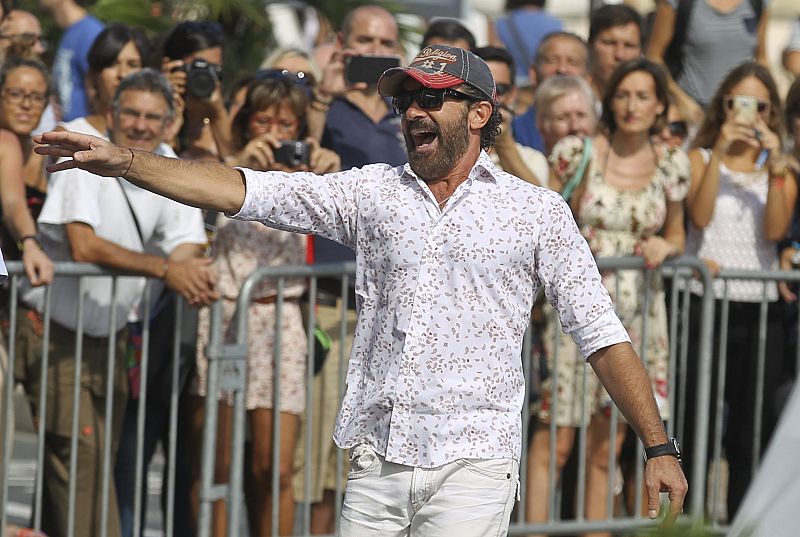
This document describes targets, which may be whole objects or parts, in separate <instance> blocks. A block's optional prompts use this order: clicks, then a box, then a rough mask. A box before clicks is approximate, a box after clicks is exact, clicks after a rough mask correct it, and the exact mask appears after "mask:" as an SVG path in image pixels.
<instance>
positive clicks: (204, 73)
mask: <svg viewBox="0 0 800 537" xmlns="http://www.w3.org/2000/svg"><path fill="white" fill-rule="evenodd" d="M183 70H184V71H186V92H187V93H188V94H189V95H191V96H192V97H195V98H197V99H204V100H205V99H208V98H209V97H211V94H212V93H214V89H215V88H216V87H217V83H218V82H219V81H220V80H222V67H220V66H219V65H214V64H213V63H208V62H207V61H205V60H195V61H193V62H192V63H190V64H189V65H184V66H183Z"/></svg>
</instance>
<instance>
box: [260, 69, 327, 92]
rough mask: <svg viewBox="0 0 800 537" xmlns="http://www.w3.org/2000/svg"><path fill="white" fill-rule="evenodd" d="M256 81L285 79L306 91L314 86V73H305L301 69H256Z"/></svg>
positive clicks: (309, 90)
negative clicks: (295, 70) (296, 70)
mask: <svg viewBox="0 0 800 537" xmlns="http://www.w3.org/2000/svg"><path fill="white" fill-rule="evenodd" d="M254 78H255V79H256V80H257V81H259V82H263V81H264V80H276V79H286V80H289V81H290V82H292V83H293V84H296V85H298V86H300V87H302V88H303V89H304V90H306V91H307V92H308V93H311V90H312V89H313V88H314V84H315V81H314V75H312V74H311V73H305V72H303V71H298V72H296V73H295V72H292V71H288V70H286V69H260V70H258V71H256V74H255V77H254Z"/></svg>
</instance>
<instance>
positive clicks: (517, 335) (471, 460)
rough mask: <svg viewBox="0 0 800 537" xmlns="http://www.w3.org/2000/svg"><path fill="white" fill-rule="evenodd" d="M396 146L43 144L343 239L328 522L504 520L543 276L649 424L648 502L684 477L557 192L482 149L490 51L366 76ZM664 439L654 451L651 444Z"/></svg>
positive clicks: (447, 528)
mask: <svg viewBox="0 0 800 537" xmlns="http://www.w3.org/2000/svg"><path fill="white" fill-rule="evenodd" d="M378 89H379V91H380V93H381V94H383V95H386V96H390V97H391V98H392V102H393V106H394V108H395V109H396V110H397V112H398V114H401V115H402V124H403V134H404V137H405V142H406V149H407V151H408V160H409V162H408V164H406V165H404V166H398V167H391V166H389V165H384V164H374V165H370V166H366V167H363V168H356V169H352V170H348V171H344V172H340V173H335V174H330V175H327V176H326V177H325V178H324V179H321V178H320V177H318V176H316V175H314V174H312V173H304V172H301V173H294V174H285V173H278V172H254V171H252V170H247V169H231V168H226V167H225V166H223V165H220V164H214V163H210V162H198V161H193V162H189V161H178V162H175V161H172V160H169V159H162V158H159V157H157V156H155V155H152V154H150V153H146V152H143V151H138V150H129V149H126V148H122V147H118V146H115V145H113V144H110V143H108V142H104V141H102V140H99V139H96V138H92V137H88V136H81V135H78V134H75V133H69V132H52V133H46V134H44V135H43V136H42V137H40V138H39V139H38V140H37V141H38V142H39V143H44V144H48V145H46V146H43V147H38V148H37V151H38V152H39V153H41V154H46V155H53V156H58V157H67V160H63V161H61V162H60V163H58V164H55V165H53V166H51V167H50V170H51V171H58V170H63V169H68V168H72V167H76V166H77V167H80V168H83V169H86V170H89V171H91V172H93V173H97V174H98V175H104V176H111V177H114V176H125V177H126V178H127V179H128V180H130V181H132V182H134V183H136V184H138V185H140V186H142V187H144V188H148V189H152V190H153V191H155V192H158V193H160V194H162V195H165V196H167V197H170V198H173V199H176V200H178V201H180V202H183V203H186V204H189V205H194V206H197V207H203V208H208V209H215V210H220V211H225V212H226V213H228V214H231V215H233V216H234V218H240V219H245V220H257V221H261V222H263V223H264V224H265V225H268V226H273V227H277V228H281V229H287V230H290V231H298V232H302V233H316V234H319V235H323V236H325V237H328V238H330V239H333V240H336V241H339V242H341V243H343V244H345V245H347V246H350V247H351V248H353V249H354V250H355V252H356V264H357V274H356V296H357V309H358V322H357V326H356V332H355V338H354V341H353V350H352V354H351V356H350V365H349V371H348V375H347V393H346V395H345V398H344V401H343V402H342V407H341V409H340V411H339V417H338V420H337V426H336V431H335V434H334V439H335V441H336V443H337V444H338V445H339V446H340V447H342V448H350V450H351V451H350V464H351V471H350V474H349V477H348V483H347V488H346V491H345V498H344V505H343V507H342V516H341V520H340V534H341V535H344V536H350V535H381V536H385V535H390V536H391V535H396V536H403V535H424V536H426V537H430V536H440V535H441V536H444V535H448V536H449V535H451V534H457V535H459V537H462V536H476V537H478V536H480V537H484V536H486V535H502V534H504V533H505V531H506V529H507V528H508V524H509V517H510V515H511V510H512V507H513V504H514V500H515V497H516V491H517V484H518V460H519V456H520V452H521V443H522V438H521V437H522V433H521V431H522V424H521V420H520V414H521V410H522V402H523V399H524V389H525V386H524V384H525V382H524V374H523V369H522V363H521V360H520V352H521V346H522V337H523V334H524V333H525V329H526V327H527V326H528V321H529V317H530V311H531V304H532V301H533V297H534V296H535V294H536V291H537V290H538V288H539V287H542V288H543V289H544V292H545V293H546V295H547V297H548V299H549V300H550V301H551V303H553V305H554V306H555V307H556V308H557V309H558V311H559V314H560V318H561V323H562V326H563V327H564V330H565V331H566V332H568V333H570V334H571V335H572V337H573V338H574V339H575V341H576V342H577V344H578V347H579V348H580V349H581V352H582V353H583V355H584V356H585V357H586V358H587V359H588V360H589V362H590V363H591V365H592V366H593V367H594V369H595V371H596V372H597V375H598V376H599V377H600V379H601V380H602V381H603V383H604V384H605V386H606V388H607V389H608V392H609V393H610V394H611V396H612V397H613V398H614V401H615V402H616V403H617V405H618V406H619V408H620V410H621V411H622V412H623V414H624V415H625V417H626V418H627V420H628V422H629V423H630V424H631V425H632V426H633V428H634V429H635V430H636V432H637V433H638V434H639V437H640V438H641V439H642V441H643V442H644V444H645V446H646V448H647V450H646V452H647V454H648V457H649V460H648V463H647V466H646V486H647V492H648V498H649V500H648V507H649V509H650V515H651V516H652V517H653V518H655V516H656V515H657V512H658V508H659V506H658V493H659V491H662V490H663V491H668V492H669V493H670V500H671V501H670V513H669V518H671V519H672V518H674V517H675V516H677V514H678V513H679V512H680V510H681V508H682V504H683V498H684V496H685V494H686V489H687V484H686V480H685V478H684V476H683V473H682V472H681V469H680V465H679V463H678V459H679V456H680V454H679V452H678V450H677V444H675V443H674V442H672V441H668V440H667V437H666V434H665V432H664V429H663V426H662V424H661V419H660V417H659V414H658V410H657V408H656V404H655V400H654V398H653V393H652V389H651V387H650V382H649V381H648V379H647V375H646V373H645V371H644V368H643V367H642V364H641V361H640V360H639V358H638V357H637V356H636V353H635V352H634V350H633V348H632V347H631V345H630V342H629V339H628V335H627V333H626V332H625V330H624V329H623V328H622V325H621V324H620V322H619V320H618V319H617V317H616V315H615V314H614V311H613V307H612V304H611V301H610V299H609V297H608V294H607V293H606V291H605V288H604V287H603V286H602V284H601V283H600V277H599V274H598V272H597V268H596V266H595V263H594V260H593V258H592V255H591V252H590V251H589V249H588V247H587V245H586V241H584V239H583V238H582V237H581V235H580V233H579V232H578V229H577V227H576V225H575V223H574V220H573V218H572V215H571V212H570V210H569V207H567V205H566V204H565V203H564V202H563V200H562V199H561V197H560V196H559V195H558V194H556V193H554V192H550V191H548V190H545V189H542V188H538V187H535V186H533V185H530V184H528V183H526V182H524V181H521V180H519V179H518V178H516V177H514V176H512V175H509V174H507V173H505V172H502V171H500V170H498V169H497V168H496V167H495V166H494V165H493V164H492V162H491V159H490V158H489V156H488V155H487V154H486V152H485V149H488V148H490V147H491V146H492V143H493V141H494V138H495V136H496V135H497V127H498V125H499V124H500V117H499V113H498V112H497V110H496V107H495V93H496V91H495V86H494V81H493V79H492V76H491V72H490V71H489V68H488V66H487V65H486V63H484V62H483V60H481V59H479V58H478V57H477V56H475V55H473V54H472V53H470V52H467V51H465V50H462V49H458V48H453V47H447V46H441V45H436V46H430V47H426V48H425V49H423V50H422V51H421V52H420V54H419V55H418V56H417V57H416V58H415V59H414V61H413V62H412V63H411V65H410V66H409V67H405V68H395V69H390V70H389V71H387V72H386V73H385V74H384V75H383V77H382V79H381V81H380V82H379V84H378ZM662 455H666V456H662Z"/></svg>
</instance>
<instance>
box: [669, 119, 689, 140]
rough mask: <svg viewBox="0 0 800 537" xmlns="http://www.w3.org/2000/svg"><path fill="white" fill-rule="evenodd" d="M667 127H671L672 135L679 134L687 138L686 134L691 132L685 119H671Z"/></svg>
mask: <svg viewBox="0 0 800 537" xmlns="http://www.w3.org/2000/svg"><path fill="white" fill-rule="evenodd" d="M667 128H668V129H669V133H670V134H671V135H672V136H679V137H681V138H686V135H687V134H689V127H688V126H687V125H686V122H685V121H683V120H681V121H670V122H669V125H667Z"/></svg>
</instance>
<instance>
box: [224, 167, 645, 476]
mask: <svg viewBox="0 0 800 537" xmlns="http://www.w3.org/2000/svg"><path fill="white" fill-rule="evenodd" d="M242 173H243V174H244V177H245V180H246V188H247V194H246V197H245V202H244V205H243V206H242V209H241V210H240V212H239V213H238V214H237V215H235V218H238V219H245V220H258V221H261V222H263V223H264V224H266V225H268V226H270V227H276V228H280V229H285V230H287V231H301V232H306V233H308V232H312V233H315V234H319V235H322V236H324V237H327V238H329V239H332V240H336V241H339V242H341V243H342V244H345V245H346V246H349V247H351V248H353V249H354V250H355V252H356V266H357V271H356V306H357V309H358V321H357V325H356V330H355V336H354V341H353V350H352V353H351V356H350V363H349V370H348V373H347V392H346V394H345V397H344V401H343V402H342V407H341V409H340V411H339V416H338V419H337V424H336V431H335V433H334V439H335V441H336V443H337V444H338V445H339V446H340V447H343V448H349V447H353V446H355V445H357V444H359V443H367V444H369V445H371V446H372V447H373V448H374V449H375V450H376V451H377V452H378V453H379V454H381V455H384V456H385V457H386V459H387V460H389V461H391V462H396V463H399V464H406V465H410V466H422V467H435V466H440V465H442V464H446V463H448V462H451V461H453V460H456V459H459V458H479V459H493V458H503V457H513V458H517V459H518V458H519V456H520V452H521V445H522V434H521V428H522V424H521V419H520V416H521V410H522V402H523V398H524V393H525V380H524V375H523V370H522V363H521V359H520V353H521V348H522V337H523V335H524V333H525V329H526V328H527V326H528V321H529V317H530V311H531V305H532V302H533V297H534V294H535V293H536V291H537V289H538V288H539V287H540V286H541V287H543V288H544V292H545V294H546V295H547V297H548V299H549V300H550V302H551V303H552V304H553V305H554V307H555V308H556V310H557V311H558V312H559V315H560V318H561V323H562V325H563V327H564V331H565V332H567V333H569V334H571V335H572V337H573V338H574V340H575V341H576V343H577V345H578V347H579V348H580V350H581V352H582V354H583V356H585V357H588V356H589V355H591V354H592V353H594V352H595V351H597V350H599V349H601V348H604V347H607V346H609V345H612V344H615V343H620V342H623V341H629V338H628V335H627V333H626V332H625V329H624V328H623V327H622V325H621V324H620V322H619V320H618V319H617V317H616V315H615V314H614V311H613V308H612V305H611V301H610V299H609V297H608V293H607V292H606V290H605V288H604V287H603V286H602V284H601V283H600V275H599V274H598V272H597V267H596V266H595V263H594V260H593V257H592V254H591V252H590V251H589V248H588V246H587V244H586V241H585V240H584V239H583V237H581V235H580V233H579V232H578V229H577V227H576V226H575V223H574V220H573V218H572V214H571V212H570V210H569V207H568V206H567V205H566V204H565V203H564V202H563V200H562V199H561V198H560V196H559V195H558V194H556V193H554V192H551V191H548V190H546V189H543V188H539V187H535V186H533V185H530V184H528V183H525V182H524V181H520V180H519V179H518V178H516V177H514V176H512V175H510V174H507V173H505V172H501V171H499V170H498V169H497V168H496V167H495V166H494V165H493V164H492V162H491V160H490V159H489V156H488V155H487V154H486V153H484V152H482V153H481V155H480V157H479V158H478V160H477V162H476V163H475V165H474V166H473V168H472V170H471V171H470V173H469V175H468V177H467V179H466V180H465V181H464V182H463V183H462V184H461V185H459V186H458V188H457V189H456V190H455V192H454V193H453V195H452V196H451V197H450V198H449V199H448V200H447V202H446V203H445V205H444V207H443V209H442V210H440V209H439V206H438V203H437V201H436V199H435V198H434V196H433V194H432V193H431V191H430V189H429V188H428V185H427V184H426V183H425V182H424V181H423V180H421V179H419V178H418V177H417V176H416V175H415V174H414V173H413V172H412V171H411V168H410V167H409V166H408V164H406V165H405V166H401V167H394V168H393V167H390V166H389V165H386V164H375V165H370V166H365V167H363V168H354V169H352V170H348V171H343V172H339V173H334V174H329V175H326V176H324V177H320V176H318V175H314V174H312V173H295V174H287V173H282V172H254V171H252V170H242Z"/></svg>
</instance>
